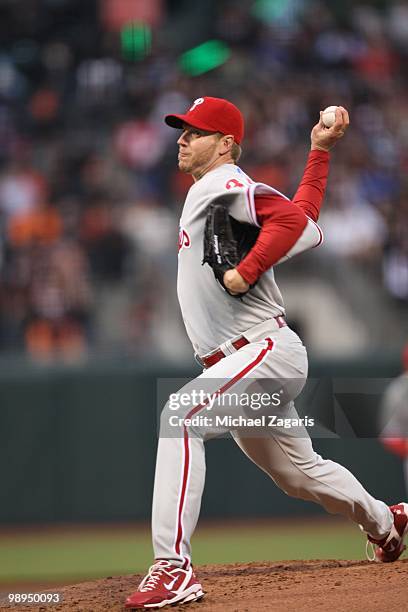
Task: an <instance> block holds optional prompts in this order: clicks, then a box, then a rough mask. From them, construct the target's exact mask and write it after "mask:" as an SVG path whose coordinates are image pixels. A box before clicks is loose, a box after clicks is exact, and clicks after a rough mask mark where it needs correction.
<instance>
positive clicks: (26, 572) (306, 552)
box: [0, 517, 365, 584]
mask: <svg viewBox="0 0 408 612" xmlns="http://www.w3.org/2000/svg"><path fill="white" fill-rule="evenodd" d="M1 539H2V546H1V553H0V583H3V584H5V583H7V584H12V583H16V584H18V583H27V582H36V581H38V582H41V583H47V582H49V583H50V584H51V583H53V582H59V583H61V584H63V583H64V582H65V581H66V582H72V581H78V582H80V581H84V580H87V579H94V578H100V577H105V576H110V575H122V574H133V573H142V572H145V571H146V569H147V568H148V567H149V565H151V563H152V547H151V539H150V532H149V528H148V527H147V526H146V527H140V526H135V527H134V528H132V527H131V526H127V527H115V526H113V527H112V526H100V527H92V528H90V529H88V530H87V529H86V528H84V527H83V526H80V527H78V528H77V530H76V528H75V526H74V525H71V526H70V527H69V528H66V529H60V530H59V529H58V528H52V529H49V530H47V529H45V530H43V531H38V532H31V533H29V532H27V533H25V534H24V533H20V534H16V532H14V533H10V534H9V535H7V533H3V534H2V537H1ZM193 555H194V558H193V560H194V563H195V564H196V565H202V564H207V563H211V564H213V563H240V562H248V561H266V560H270V561H279V560H285V559H316V558H318V559H364V558H365V538H364V535H363V534H362V533H360V532H359V530H358V528H357V527H356V526H354V525H352V524H351V523H348V522H344V521H342V520H339V519H336V518H333V517H330V518H327V519H326V518H324V519H322V520H316V519H312V520H311V519H302V518H301V517H299V518H297V519H296V520H295V519H294V520H292V521H285V522H282V521H279V520H278V521H268V522H265V521H263V522H260V523H258V524H255V525H254V526H251V524H250V522H249V521H248V525H246V524H244V523H240V524H239V523H236V524H232V526H231V525H230V524H228V526H227V527H226V526H224V525H223V524H222V523H219V524H214V525H211V524H209V525H204V526H203V527H201V528H199V529H198V530H197V533H196V536H195V538H194V539H193Z"/></svg>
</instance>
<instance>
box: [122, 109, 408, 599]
mask: <svg viewBox="0 0 408 612" xmlns="http://www.w3.org/2000/svg"><path fill="white" fill-rule="evenodd" d="M165 121H166V123H167V124H168V125H169V126H171V127H173V128H176V129H179V130H180V136H179V138H178V141H177V143H178V146H179V154H178V165H179V169H180V170H181V171H182V172H186V173H188V174H190V175H191V176H192V177H193V179H194V184H193V185H192V187H191V188H190V190H189V192H188V194H187V198H186V201H185V203H184V207H183V210H182V213H181V217H180V231H179V268H178V280H177V291H178V298H179V302H180V308H181V312H182V315H183V320H184V323H185V327H186V331H187V334H188V336H189V338H190V340H191V343H192V345H193V348H194V351H195V354H196V356H197V359H198V361H199V362H200V363H201V365H202V367H203V373H202V374H201V375H200V376H199V377H198V378H197V379H195V380H194V381H192V382H191V383H188V384H187V385H186V386H185V387H184V388H183V389H181V390H180V394H176V395H178V396H181V395H182V396H183V397H187V398H191V399H190V400H188V401H187V402H184V403H182V404H181V403H180V404H179V405H178V404H177V402H176V405H174V400H175V398H174V397H171V398H169V402H168V403H167V404H166V406H165V407H164V410H163V412H162V416H161V423H160V439H159V444H158V451H157V463H156V474H155V485H154V495H153V515H152V531H153V547H154V553H155V561H154V564H153V565H152V566H151V567H150V569H149V571H148V573H147V575H146V576H145V578H144V579H143V580H142V582H141V584H140V585H139V588H138V590H137V591H136V592H135V593H134V594H133V595H131V596H130V597H128V598H127V600H126V604H125V605H126V607H127V608H130V609H145V608H146V609H147V608H149V609H150V608H162V607H164V606H166V605H171V604H176V603H187V602H192V601H196V600H198V599H200V598H201V597H203V594H204V592H203V588H202V586H201V584H200V582H199V580H198V578H197V577H196V575H195V573H194V571H193V567H192V561H191V545H190V542H191V537H192V534H193V531H194V529H195V526H196V523H197V520H198V516H199V511H200V504H201V497H202V492H203V488H204V480H205V452H204V445H205V441H206V440H208V439H209V438H211V437H213V436H217V435H221V434H224V433H227V432H230V433H231V435H232V437H233V439H234V440H235V442H236V443H237V444H238V446H239V447H240V448H241V449H242V451H243V452H244V453H245V454H246V455H247V456H248V457H249V459H251V460H252V461H253V462H254V463H255V464H256V465H257V466H258V467H259V468H260V469H262V470H264V471H265V472H266V473H267V474H268V475H269V476H270V477H271V479H272V480H273V481H274V482H275V483H276V484H277V485H278V486H279V487H280V488H281V489H283V490H284V491H285V492H286V493H287V494H288V495H291V496H294V497H298V498H301V499H305V500H310V501H314V502H316V503H319V504H321V505H322V506H323V507H324V508H325V509H326V510H327V511H328V512H330V513H335V514H340V515H342V516H345V517H347V518H349V519H351V520H353V521H354V522H355V523H357V524H358V525H360V527H361V528H362V529H363V530H364V532H366V534H367V537H368V540H369V542H371V543H372V544H373V548H374V555H373V560H374V559H375V560H376V561H381V562H386V561H395V560H396V559H398V558H399V556H400V555H401V553H402V552H403V550H404V548H405V546H404V537H405V536H406V534H407V532H408V504H405V503H400V504H397V505H395V506H391V507H388V506H387V505H386V504H385V503H383V502H382V501H379V500H377V499H374V498H373V497H372V496H371V495H370V494H369V493H368V492H367V491H366V490H365V489H364V488H363V487H362V485H361V484H360V483H359V482H358V481H357V480H356V478H355V477H354V476H353V475H352V474H351V473H350V472H349V471H348V470H346V469H345V468H344V467H342V466H341V465H338V464H337V463H334V462H333V461H330V460H325V459H323V458H322V457H320V456H319V455H318V454H317V453H315V451H314V450H313V447H312V443H311V440H310V437H309V435H308V432H307V424H305V423H302V422H301V421H302V420H301V419H299V417H298V415H297V412H296V409H295V406H294V399H295V398H296V397H297V395H298V394H299V393H300V391H301V390H302V388H303V386H304V384H305V380H306V377H307V367H308V365H307V355H306V350H305V347H304V346H303V344H302V341H301V340H300V338H299V337H298V336H297V334H296V333H295V332H294V331H292V330H291V329H290V328H289V326H288V325H287V324H286V321H285V307H284V303H283V299H282V295H281V293H280V291H279V288H278V286H277V284H276V282H275V278H274V271H273V267H274V266H275V265H276V264H278V263H280V262H284V261H285V260H286V259H288V258H290V257H293V256H294V255H298V254H300V253H302V252H303V251H306V250H308V249H311V248H314V247H317V246H318V245H319V244H320V243H321V241H322V232H321V230H320V228H319V226H318V225H317V220H318V217H319V211H320V207H321V204H322V201H323V196H324V192H325V187H326V181H327V176H328V168H329V156H330V154H329V151H330V149H331V148H332V147H333V146H334V145H335V144H336V143H337V141H338V140H339V139H340V138H341V137H342V136H343V134H344V132H345V131H346V129H347V127H348V124H349V117H348V113H347V111H346V109H344V108H342V107H338V108H337V110H336V121H335V123H334V125H333V126H332V127H330V128H327V127H325V125H324V123H323V121H322V118H321V117H320V120H319V122H318V123H317V125H315V126H314V128H313V129H312V132H311V151H310V154H309V157H308V160H307V164H306V168H305V170H304V174H303V177H302V180H301V183H300V185H299V187H298V190H297V192H296V194H295V196H294V198H293V200H289V199H288V198H287V197H286V196H284V195H283V194H281V193H279V192H278V191H277V190H276V189H274V188H273V187H271V186H269V185H265V184H262V183H257V182H254V181H253V180H252V179H251V178H250V177H249V176H248V175H247V174H246V173H245V172H244V170H242V169H241V168H240V167H239V166H238V160H239V157H240V153H241V142H242V139H243V135H244V120H243V117H242V114H241V112H240V111H239V109H238V108H237V107H236V106H234V105H233V104H232V103H231V102H229V101H227V100H224V99H219V98H212V97H202V98H198V99H197V100H195V101H194V102H193V104H192V105H191V107H190V108H189V110H188V111H187V112H186V113H185V114H180V115H168V116H167V117H166V118H165ZM266 384H268V385H270V387H269V388H268V390H272V391H273V393H271V394H270V397H273V398H278V400H279V401H278V404H279V407H278V409H276V408H274V411H275V412H274V413H272V412H271V409H270V407H269V408H265V409H264V410H263V411H260V412H259V417H257V418H249V417H250V416H251V414H249V412H250V411H249V412H248V409H243V408H242V406H241V405H240V403H239V398H241V397H242V396H243V394H245V393H249V395H251V393H253V391H254V389H256V390H257V391H259V389H261V390H262V389H265V385H266ZM202 391H204V392H203V393H201V394H200V392H202ZM232 392H235V403H234V402H231V403H228V402H224V401H223V399H225V398H226V397H227V396H232V395H233V393H232ZM258 395H260V394H258ZM248 415H249V416H248ZM252 416H253V415H252ZM273 418H275V421H277V423H278V425H279V423H280V424H281V425H282V424H284V423H285V424H286V423H287V422H289V423H292V424H293V425H294V430H293V431H292V430H291V431H290V433H288V432H287V431H286V428H285V429H284V425H282V427H279V426H278V427H271V426H270V421H271V419H273ZM254 425H255V426H256V431H255V429H254V427H253V426H254Z"/></svg>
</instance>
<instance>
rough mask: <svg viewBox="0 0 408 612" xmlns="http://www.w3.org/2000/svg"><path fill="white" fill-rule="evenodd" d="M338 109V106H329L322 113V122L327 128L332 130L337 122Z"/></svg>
mask: <svg viewBox="0 0 408 612" xmlns="http://www.w3.org/2000/svg"><path fill="white" fill-rule="evenodd" d="M336 108H337V106H328V107H327V108H325V109H324V111H323V113H322V120H323V123H324V125H325V126H326V127H327V128H331V126H332V125H334V122H335V121H336Z"/></svg>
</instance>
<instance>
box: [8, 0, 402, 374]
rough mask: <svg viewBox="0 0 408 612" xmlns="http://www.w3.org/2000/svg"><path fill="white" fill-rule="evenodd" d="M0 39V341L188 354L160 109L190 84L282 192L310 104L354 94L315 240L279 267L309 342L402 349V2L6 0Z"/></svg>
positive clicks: (176, 206) (254, 168) (175, 193)
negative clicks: (227, 113)
mask: <svg viewBox="0 0 408 612" xmlns="http://www.w3.org/2000/svg"><path fill="white" fill-rule="evenodd" d="M197 24H199V27H197ZM0 41H1V44H0V143H1V146H0V355H2V356H3V357H5V358H9V357H10V356H11V355H13V356H15V355H22V356H26V357H28V358H29V359H33V360H35V361H37V362H40V363H41V362H50V361H53V362H54V361H56V360H57V361H61V362H68V363H76V362H81V361H83V360H86V359H89V358H95V357H101V356H104V355H110V356H111V355H116V356H121V357H122V356H123V357H129V358H136V359H147V358H156V357H160V358H165V359H173V360H176V361H177V360H183V359H185V358H187V357H188V356H190V355H191V348H190V346H189V343H188V341H187V339H186V336H185V332H184V329H183V325H182V321H181V318H180V315H179V312H178V306H177V299H176V290H175V277H176V268H177V234H178V231H177V226H178V219H179V214H180V210H181V205H182V203H183V200H184V197H185V194H186V192H187V190H188V188H189V186H190V184H191V179H190V178H189V177H186V176H184V175H181V174H180V173H179V172H178V170H177V163H176V160H177V146H176V144H175V141H176V133H175V132H174V130H171V129H170V128H168V127H167V126H165V125H164V123H163V116H164V115H165V114H167V113H170V112H183V111H185V110H186V109H187V108H188V107H189V106H190V105H191V101H192V100H194V99H195V98H197V97H199V96H202V95H212V96H219V97H227V98H229V99H231V100H232V101H233V102H234V103H236V104H237V105H238V106H239V107H240V108H241V110H242V112H243V113H244V115H245V117H246V137H245V140H244V143H243V149H244V152H243V156H242V159H241V161H240V165H241V166H242V167H243V168H244V169H245V170H246V172H248V174H250V175H251V176H252V177H253V178H254V179H255V180H259V181H263V182H266V183H268V184H270V185H272V186H274V187H276V188H277V189H279V190H280V191H283V192H284V193H286V194H287V195H288V196H292V195H293V194H294V192H295V191H296V187H297V185H298V182H299V180H300V178H301V175H302V171H303V167H304V164H305V161H306V157H307V152H308V148H309V134H310V130H311V128H312V126H313V125H314V123H316V121H317V119H318V113H319V110H320V109H323V108H325V107H326V106H328V105H331V104H341V105H343V106H345V107H347V108H348V109H349V111H350V116H351V120H352V127H351V129H350V130H349V132H348V134H347V136H346V137H345V138H344V140H343V141H342V142H341V143H340V144H339V146H338V147H337V148H336V150H335V152H334V153H333V156H332V159H333V162H332V168H331V174H330V182H329V189H328V192H327V197H326V201H325V206H324V213H323V214H322V217H321V225H322V227H323V230H324V232H325V238H326V240H325V243H324V246H323V247H321V248H320V249H317V250H316V252H313V253H311V254H308V255H305V256H303V257H301V258H299V259H298V260H293V261H292V262H291V263H288V264H285V265H283V266H281V267H280V268H279V269H278V270H277V277H278V282H279V284H280V285H281V287H282V289H283V293H284V297H285V298H286V305H287V310H288V315H289V319H290V320H291V321H292V323H293V324H294V325H295V327H296V328H297V329H298V330H299V331H300V333H301V334H302V336H303V338H304V339H305V342H306V343H307V344H308V347H309V351H310V352H311V353H313V354H314V355H317V356H326V355H333V356H344V355H345V356H347V355H356V354H364V353H365V352H370V353H373V351H375V350H377V349H378V348H380V349H381V351H384V350H393V349H395V350H398V348H399V347H400V345H402V343H403V342H404V340H405V337H406V336H407V335H408V329H407V328H408V325H407V316H406V309H407V306H408V72H407V70H406V62H407V59H408V2H401V1H395V2H393V1H389V2H352V1H351V0H348V1H347V0H343V1H340V0H339V1H338V2H336V1H334V0H332V1H329V0H327V1H323V0H320V1H319V0H317V1H315V0H241V1H240V2H236V1H235V0H195V2H190V1H188V0H167V1H166V0H86V2H83V1H80V0H1V2H0Z"/></svg>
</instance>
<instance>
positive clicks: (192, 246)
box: [177, 164, 321, 355]
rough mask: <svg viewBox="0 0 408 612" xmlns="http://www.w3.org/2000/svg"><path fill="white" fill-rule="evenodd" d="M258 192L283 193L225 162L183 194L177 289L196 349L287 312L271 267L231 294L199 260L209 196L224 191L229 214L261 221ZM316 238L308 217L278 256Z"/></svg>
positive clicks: (207, 348)
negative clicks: (245, 289) (243, 289)
mask: <svg viewBox="0 0 408 612" xmlns="http://www.w3.org/2000/svg"><path fill="white" fill-rule="evenodd" d="M258 193H259V194H270V193H272V194H279V195H282V194H281V193H280V192H278V191H277V190H276V189H274V188H273V187H270V186H268V185H265V184H263V183H255V182H254V181H252V180H251V179H250V178H249V177H248V176H247V175H246V174H245V173H244V172H243V171H242V170H241V168H239V167H238V166H236V165H234V164H223V165H222V166H218V167H217V168H215V169H214V170H212V171H210V172H208V173H206V174H205V175H204V176H203V177H202V178H201V179H200V180H199V181H197V182H196V183H194V185H192V187H191V188H190V190H189V192H188V194H187V198H186V201H185V204H184V208H183V212H182V215H181V219H180V228H179V267H178V279H177V293H178V299H179V302H180V308H181V312H182V315H183V320H184V324H185V326H186V330H187V334H188V336H189V338H190V340H191V342H192V344H193V347H194V350H195V352H196V353H198V354H199V355H204V354H206V353H208V352H210V351H212V350H213V349H215V348H216V347H217V346H219V345H220V344H222V343H223V342H225V341H226V340H228V339H230V338H233V337H235V336H238V335H240V334H242V333H243V332H245V331H246V330H248V329H250V328H251V327H253V326H254V325H257V324H259V323H262V322H263V321H266V320H267V319H271V318H273V317H276V316H278V315H283V314H285V308H284V304H283V299H282V295H281V292H280V291H279V288H278V286H277V284H276V282H275V276H274V272H273V269H272V268H270V269H269V270H268V271H267V272H265V273H264V274H263V275H262V276H261V278H260V279H259V281H258V283H257V284H256V286H255V287H254V288H253V289H251V290H250V291H249V293H247V294H246V295H245V296H243V297H242V298H234V297H232V296H230V295H229V294H228V293H227V292H226V291H225V290H224V289H223V288H222V287H221V285H220V284H219V283H218V282H217V280H216V279H215V277H214V274H213V271H212V269H211V267H210V266H208V265H207V264H205V265H204V266H203V265H201V262H202V259H203V238H204V227H205V221H206V216H207V208H208V206H209V204H210V203H211V201H212V200H214V199H215V198H217V197H219V196H227V197H228V199H230V204H229V213H230V215H231V216H232V217H234V218H235V219H236V220H237V221H240V222H244V223H249V224H251V225H255V226H257V227H259V224H258V221H257V218H256V211H255V199H254V198H255V194H258ZM283 197H285V198H286V196H283ZM286 199H287V198H286ZM288 201H289V200H288ZM320 241H321V231H320V230H319V228H318V226H317V225H316V224H315V223H314V222H313V221H312V220H308V223H307V225H306V227H305V229H304V231H303V233H302V235H301V236H300V238H299V240H298V241H297V242H296V244H295V245H294V246H293V247H292V248H291V249H290V251H289V252H288V253H287V254H286V255H285V257H284V258H283V259H281V260H280V261H282V260H286V259H288V258H289V257H292V256H293V255H295V254H297V253H301V252H302V251H305V250H307V249H309V248H312V247H314V246H317V244H319V243H320Z"/></svg>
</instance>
